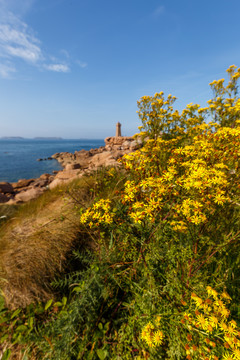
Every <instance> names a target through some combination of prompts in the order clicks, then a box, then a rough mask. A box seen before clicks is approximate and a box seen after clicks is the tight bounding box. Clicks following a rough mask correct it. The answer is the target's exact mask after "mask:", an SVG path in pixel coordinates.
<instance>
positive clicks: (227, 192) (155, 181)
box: [81, 66, 240, 232]
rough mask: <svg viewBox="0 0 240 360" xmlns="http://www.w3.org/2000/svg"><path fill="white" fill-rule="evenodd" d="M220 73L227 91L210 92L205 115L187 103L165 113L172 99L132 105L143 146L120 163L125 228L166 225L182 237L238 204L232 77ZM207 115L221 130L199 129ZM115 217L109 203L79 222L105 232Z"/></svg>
mask: <svg viewBox="0 0 240 360" xmlns="http://www.w3.org/2000/svg"><path fill="white" fill-rule="evenodd" d="M227 72H228V74H229V76H230V80H229V83H228V85H227V86H224V79H220V80H218V81H213V82H212V83H211V84H210V85H211V87H212V89H213V90H214V94H215V96H214V98H213V99H212V100H210V102H209V104H210V105H209V106H208V107H206V108H201V107H200V105H198V104H192V103H191V104H189V105H187V107H186V109H184V110H183V111H182V113H181V114H180V113H179V112H178V111H177V110H174V109H173V106H172V105H173V103H174V101H175V99H176V98H175V97H174V96H172V95H169V96H168V97H167V99H165V98H164V94H163V92H160V93H156V94H155V95H154V96H152V97H151V96H143V97H142V98H141V100H140V101H139V102H138V107H139V117H140V119H141V120H142V124H143V125H142V126H141V127H140V135H141V136H142V137H143V138H144V137H145V136H147V138H146V139H145V144H144V146H143V147H142V148H141V149H139V150H137V151H136V152H134V153H131V154H128V155H125V156H124V158H123V159H122V164H123V166H124V167H125V169H126V170H127V171H128V172H129V173H130V174H132V177H131V180H128V181H126V183H125V188H124V191H123V194H122V203H123V205H124V206H125V211H126V213H127V215H128V217H129V223H133V224H141V225H144V224H146V223H153V222H156V221H157V222H159V221H160V222H161V221H164V219H165V218H166V217H167V219H168V221H169V224H170V226H171V227H172V230H173V231H176V232H186V231H188V230H191V228H192V227H195V226H202V225H203V224H206V223H208V222H209V221H210V219H211V218H212V217H213V216H216V214H218V213H219V211H220V210H219V209H220V208H223V207H224V206H225V205H230V204H237V203H238V202H239V197H240V171H239V170H240V169H239V167H240V163H239V155H240V150H239V149H240V120H239V119H240V111H239V109H240V99H238V98H237V95H236V89H237V85H236V83H237V80H238V78H239V77H240V69H238V70H236V67H235V66H231V67H230V68H229V69H228V70H227ZM228 105H231V106H228ZM220 106H221V110H220ZM209 112H210V113H211V114H213V117H214V118H216V119H217V120H219V119H222V120H223V121H222V123H221V124H220V120H219V121H218V123H216V122H215V123H209V124H207V123H206V122H205V120H204V119H205V116H206V115H207V114H208V113H209ZM220 115H221V116H220ZM225 120H226V121H225ZM230 120H231V121H230ZM219 124H220V125H222V124H225V125H227V126H228V125H231V126H233V125H234V126H235V127H226V126H225V127H223V126H219ZM115 215H116V214H115V213H114V212H113V211H111V205H110V201H109V200H100V202H99V203H97V204H95V205H94V206H93V207H92V208H90V209H88V210H87V211H86V212H85V213H84V214H83V215H82V216H81V221H82V222H83V223H88V224H89V225H90V226H93V224H96V225H98V224H104V223H105V224H111V223H112V222H113V219H114V217H115Z"/></svg>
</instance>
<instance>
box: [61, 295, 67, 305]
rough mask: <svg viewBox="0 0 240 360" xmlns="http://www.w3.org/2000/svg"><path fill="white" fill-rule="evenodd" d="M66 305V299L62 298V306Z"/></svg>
mask: <svg viewBox="0 0 240 360" xmlns="http://www.w3.org/2000/svg"><path fill="white" fill-rule="evenodd" d="M66 304H67V298H66V296H64V297H63V298H62V305H63V306H65V305H66Z"/></svg>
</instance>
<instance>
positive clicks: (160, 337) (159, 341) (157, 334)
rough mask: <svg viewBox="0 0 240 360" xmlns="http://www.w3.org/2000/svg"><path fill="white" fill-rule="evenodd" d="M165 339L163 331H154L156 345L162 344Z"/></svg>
mask: <svg viewBox="0 0 240 360" xmlns="http://www.w3.org/2000/svg"><path fill="white" fill-rule="evenodd" d="M162 340H163V333H162V331H160V330H158V331H156V332H155V333H154V336H153V342H154V344H155V345H161V344H162Z"/></svg>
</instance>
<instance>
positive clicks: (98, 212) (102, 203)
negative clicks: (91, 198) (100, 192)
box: [80, 199, 113, 228]
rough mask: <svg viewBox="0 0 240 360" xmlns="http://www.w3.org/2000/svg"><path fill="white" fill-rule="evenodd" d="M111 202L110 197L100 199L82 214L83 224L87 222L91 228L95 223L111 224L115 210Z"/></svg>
mask: <svg viewBox="0 0 240 360" xmlns="http://www.w3.org/2000/svg"><path fill="white" fill-rule="evenodd" d="M110 203H111V201H110V200H109V199H101V200H99V201H98V202H96V203H95V204H93V206H92V207H91V208H89V209H87V210H86V211H85V212H84V213H83V214H82V215H81V217H80V222H81V223H82V224H86V223H87V224H88V225H89V227H90V228H91V227H93V226H94V225H95V226H98V225H100V224H111V223H112V222H113V212H112V211H111V205H110Z"/></svg>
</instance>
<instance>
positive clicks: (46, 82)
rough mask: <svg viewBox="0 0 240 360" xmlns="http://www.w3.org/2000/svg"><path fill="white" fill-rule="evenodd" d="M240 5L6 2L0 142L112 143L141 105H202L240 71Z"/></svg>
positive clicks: (235, 0)
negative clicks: (148, 98)
mask: <svg viewBox="0 0 240 360" xmlns="http://www.w3.org/2000/svg"><path fill="white" fill-rule="evenodd" d="M239 13H240V1H239V0H228V1H226V0H225V1H223V0H218V1H216V0H208V1H206V0H201V1H194V0H182V1H179V0H168V1H167V0H121V1H116V0H101V1H99V0H0V137H1V136H23V137H35V136H60V137H63V138H105V137H107V136H111V135H114V133H115V124H116V123H117V122H118V121H119V122H121V123H122V132H123V135H127V136H130V135H133V134H134V133H136V132H137V131H138V129H137V127H138V126H139V125H140V122H139V120H138V117H137V114H136V111H137V100H139V99H140V97H141V96H143V95H153V94H154V93H155V92H157V91H164V92H165V94H166V95H168V94H169V93H171V94H172V95H175V96H176V97H177V98H178V100H177V103H176V107H177V108H179V109H182V108H183V107H185V106H186V104H188V103H190V102H197V103H200V104H201V105H203V106H204V105H205V103H206V101H207V100H208V99H209V98H210V96H211V91H210V88H209V85H208V84H209V82H211V81H212V80H214V79H219V78H222V77H226V73H225V70H226V69H227V67H228V66H229V65H232V64H236V65H237V66H240V21H239Z"/></svg>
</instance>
